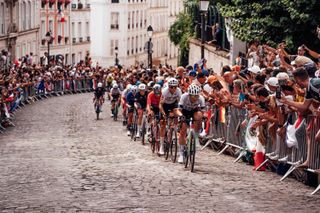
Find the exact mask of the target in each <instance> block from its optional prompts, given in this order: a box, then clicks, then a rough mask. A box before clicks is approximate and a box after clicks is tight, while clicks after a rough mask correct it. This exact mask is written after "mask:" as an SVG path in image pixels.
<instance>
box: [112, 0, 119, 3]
mask: <svg viewBox="0 0 320 213" xmlns="http://www.w3.org/2000/svg"><path fill="white" fill-rule="evenodd" d="M111 3H119V0H111Z"/></svg>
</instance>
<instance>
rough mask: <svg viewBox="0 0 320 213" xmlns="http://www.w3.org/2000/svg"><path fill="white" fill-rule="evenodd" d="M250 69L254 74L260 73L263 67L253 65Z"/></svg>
mask: <svg viewBox="0 0 320 213" xmlns="http://www.w3.org/2000/svg"><path fill="white" fill-rule="evenodd" d="M248 70H249V71H250V72H252V73H253V74H260V73H261V69H260V67H259V66H257V65H253V66H252V67H250V68H248Z"/></svg>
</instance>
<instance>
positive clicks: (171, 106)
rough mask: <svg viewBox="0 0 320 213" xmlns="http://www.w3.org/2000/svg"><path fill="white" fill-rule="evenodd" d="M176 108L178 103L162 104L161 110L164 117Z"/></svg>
mask: <svg viewBox="0 0 320 213" xmlns="http://www.w3.org/2000/svg"><path fill="white" fill-rule="evenodd" d="M176 108H178V102H175V103H173V104H166V103H164V104H163V110H164V112H165V113H166V116H168V115H169V112H173V110H174V109H176Z"/></svg>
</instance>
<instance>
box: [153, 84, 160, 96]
mask: <svg viewBox="0 0 320 213" xmlns="http://www.w3.org/2000/svg"><path fill="white" fill-rule="evenodd" d="M160 91H161V86H160V84H155V85H154V86H153V92H154V93H155V94H160Z"/></svg>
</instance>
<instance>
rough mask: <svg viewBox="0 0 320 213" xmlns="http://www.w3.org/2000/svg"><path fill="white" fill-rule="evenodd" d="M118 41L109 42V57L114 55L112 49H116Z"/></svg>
mask: <svg viewBox="0 0 320 213" xmlns="http://www.w3.org/2000/svg"><path fill="white" fill-rule="evenodd" d="M118 45H119V44H118V40H111V43H110V55H111V56H113V55H114V54H115V53H114V49H115V48H116V47H118Z"/></svg>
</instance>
